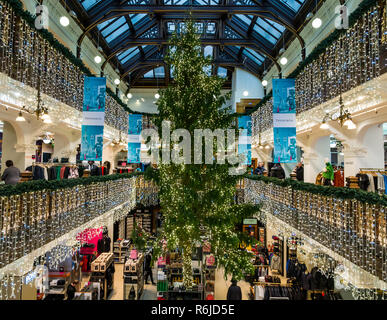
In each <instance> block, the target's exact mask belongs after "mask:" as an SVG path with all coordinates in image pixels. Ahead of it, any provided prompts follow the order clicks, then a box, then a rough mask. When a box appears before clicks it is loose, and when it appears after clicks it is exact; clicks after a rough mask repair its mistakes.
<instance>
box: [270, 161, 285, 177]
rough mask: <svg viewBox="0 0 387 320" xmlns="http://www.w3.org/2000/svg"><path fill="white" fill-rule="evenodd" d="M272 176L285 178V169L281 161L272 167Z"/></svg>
mask: <svg viewBox="0 0 387 320" xmlns="http://www.w3.org/2000/svg"><path fill="white" fill-rule="evenodd" d="M270 176H271V177H273V178H278V179H285V170H284V168H282V166H281V164H280V163H276V164H275V165H274V167H273V168H272V169H271V172H270Z"/></svg>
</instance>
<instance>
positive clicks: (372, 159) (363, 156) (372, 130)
mask: <svg viewBox="0 0 387 320" xmlns="http://www.w3.org/2000/svg"><path fill="white" fill-rule="evenodd" d="M363 131H364V132H363V134H359V135H358V136H357V137H356V139H355V141H352V143H350V144H347V145H346V146H345V148H344V174H345V176H346V177H349V176H356V174H358V173H359V170H360V169H361V168H376V169H384V136H383V125H382V124H375V125H371V126H369V127H366V128H364V130H363Z"/></svg>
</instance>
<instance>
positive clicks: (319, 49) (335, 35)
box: [239, 0, 379, 116]
mask: <svg viewBox="0 0 387 320" xmlns="http://www.w3.org/2000/svg"><path fill="white" fill-rule="evenodd" d="M378 1H379V0H363V2H361V3H360V4H359V6H358V7H357V9H356V10H355V11H354V12H352V13H351V15H350V16H349V27H352V26H353V25H354V24H355V23H356V22H357V21H358V20H359V19H361V17H362V16H363V14H364V13H366V12H367V11H368V10H369V9H370V8H372V7H373V6H375V5H377V3H378ZM346 31H347V30H345V29H340V30H339V29H336V30H335V31H333V32H332V33H331V34H330V35H329V36H327V37H326V38H325V39H324V40H322V41H321V42H320V43H319V44H318V45H317V46H316V47H315V48H314V49H313V51H312V52H311V53H310V54H309V55H308V57H306V59H304V60H303V61H302V62H300V63H299V65H298V66H297V68H296V69H295V70H294V71H293V72H292V73H290V74H289V75H288V76H287V77H286V78H287V79H292V78H297V76H298V75H299V74H300V73H301V72H302V71H303V70H304V69H305V67H306V66H307V65H308V64H310V63H312V62H313V61H315V60H316V59H318V58H319V57H320V55H321V54H322V53H324V52H325V51H326V49H327V48H328V47H329V46H330V45H331V44H332V43H333V42H335V41H336V40H338V39H339V38H340V36H341V35H343V34H344V33H345V32H346ZM272 96H273V93H272V91H270V92H269V93H268V94H267V95H266V96H265V97H264V98H263V99H262V100H261V101H260V102H259V103H258V104H257V105H256V106H255V107H254V108H253V109H251V110H250V111H247V112H245V113H244V114H239V116H241V115H250V114H252V113H254V112H255V111H257V110H258V109H259V108H261V107H262V106H263V105H264V104H265V103H266V102H267V101H268V100H269V99H271V97H272Z"/></svg>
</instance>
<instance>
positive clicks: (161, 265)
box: [157, 257, 167, 267]
mask: <svg viewBox="0 0 387 320" xmlns="http://www.w3.org/2000/svg"><path fill="white" fill-rule="evenodd" d="M166 264H167V260H166V259H165V258H164V257H160V258H159V259H158V260H157V266H159V267H163V266H165V265H166Z"/></svg>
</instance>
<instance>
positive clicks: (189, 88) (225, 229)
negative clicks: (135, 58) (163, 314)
mask: <svg viewBox="0 0 387 320" xmlns="http://www.w3.org/2000/svg"><path fill="white" fill-rule="evenodd" d="M185 26H186V27H185V30H184V31H183V32H181V33H180V34H174V35H173V36H172V38H171V41H170V47H169V48H170V50H169V52H168V55H167V57H166V63H167V64H168V65H169V66H170V67H171V69H172V70H173V80H174V81H173V83H172V84H171V85H170V86H169V87H168V88H166V89H164V90H161V92H160V95H161V97H160V99H159V100H158V102H157V105H158V109H159V114H158V116H157V117H156V118H155V119H154V122H155V125H156V126H157V127H158V128H159V136H160V137H162V129H161V128H162V123H163V121H170V122H171V131H173V130H175V129H185V130H187V131H188V132H189V133H190V135H191V137H192V139H191V142H190V145H191V150H192V152H191V154H190V157H191V162H190V163H191V164H184V163H183V164H175V163H170V164H165V163H164V164H163V163H161V162H160V163H159V165H158V169H157V170H154V171H152V172H150V171H149V172H148V175H149V176H151V177H152V178H153V179H154V180H155V181H156V183H157V184H158V185H159V188H160V192H159V197H160V202H161V206H162V212H163V216H164V222H163V232H162V234H161V235H160V237H159V238H158V240H157V245H156V248H155V253H156V255H161V254H162V253H163V250H167V249H169V250H174V249H176V248H179V249H181V250H182V255H183V281H184V286H185V287H187V288H189V287H192V266H191V263H192V252H193V248H194V247H195V245H197V244H203V241H205V239H207V240H208V241H209V242H210V244H211V247H212V252H213V254H214V255H215V259H216V263H217V265H218V267H223V268H224V269H225V274H226V276H227V275H228V276H229V275H231V276H232V277H234V278H236V279H242V278H243V275H244V273H245V272H248V273H249V272H251V270H252V269H251V268H252V264H251V255H250V254H249V253H248V252H247V251H245V250H242V249H240V244H241V243H244V244H246V245H249V244H251V243H252V241H253V239H252V238H251V237H250V236H249V235H246V234H243V233H242V232H241V231H239V230H238V228H237V225H238V224H239V225H240V224H242V221H243V219H244V218H247V217H251V216H253V215H254V213H255V212H256V211H257V208H256V207H254V206H251V205H237V204H236V203H235V194H236V185H237V183H238V181H239V180H240V179H241V177H240V176H237V175H231V174H230V170H229V169H230V168H232V167H233V166H235V164H234V165H232V164H230V163H228V161H225V162H224V164H222V162H221V161H216V160H219V152H218V146H219V144H220V143H219V141H218V140H217V139H214V141H213V143H212V145H213V152H214V153H213V154H214V156H213V158H214V159H215V161H214V163H213V164H204V157H203V164H194V163H195V161H194V156H195V152H197V150H195V146H194V138H193V137H194V133H195V130H197V129H203V130H204V129H210V130H212V131H214V130H216V129H232V128H234V129H235V115H233V114H232V112H231V109H230V108H227V107H225V105H226V104H227V101H228V100H229V98H230V96H231V95H230V93H228V94H225V95H224V94H222V87H223V84H224V80H223V79H221V78H219V77H217V76H212V75H210V72H208V70H210V69H211V62H212V61H211V60H212V59H211V57H205V56H204V54H203V51H202V46H201V41H200V34H198V32H197V31H196V28H195V24H194V22H193V21H192V20H189V21H187V22H186V24H185ZM172 140H173V139H172ZM162 143H166V141H163V140H162ZM175 144H176V143H175ZM204 145H205V143H203V150H204ZM173 146H174V144H173V141H171V148H172V149H173ZM196 146H197V145H196ZM193 150H195V152H194V151H193ZM203 154H204V152H203ZM165 241H166V242H165Z"/></svg>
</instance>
